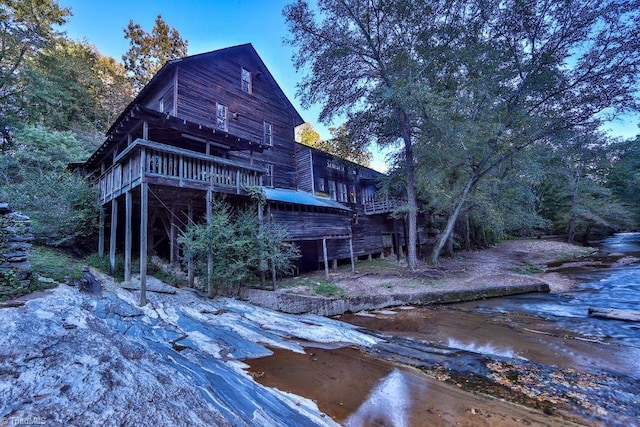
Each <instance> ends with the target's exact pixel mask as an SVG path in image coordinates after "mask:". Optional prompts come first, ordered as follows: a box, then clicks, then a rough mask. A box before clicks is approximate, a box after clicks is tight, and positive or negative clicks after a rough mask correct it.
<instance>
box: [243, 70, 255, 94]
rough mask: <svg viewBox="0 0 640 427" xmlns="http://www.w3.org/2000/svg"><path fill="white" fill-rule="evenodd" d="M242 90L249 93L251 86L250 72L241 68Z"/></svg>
mask: <svg viewBox="0 0 640 427" xmlns="http://www.w3.org/2000/svg"><path fill="white" fill-rule="evenodd" d="M241 81H242V91H243V92H245V93H251V92H252V90H253V88H252V87H251V72H250V71H247V70H245V69H244V68H243V69H242V72H241Z"/></svg>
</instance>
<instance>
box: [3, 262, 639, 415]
mask: <svg viewBox="0 0 640 427" xmlns="http://www.w3.org/2000/svg"><path fill="white" fill-rule="evenodd" d="M518 262H519V261H516V263H518ZM481 264H482V263H478V264H476V265H481ZM485 264H486V263H485ZM468 265H471V264H468ZM468 268H469V267H468ZM483 268H484V267H483ZM506 268H507V271H510V270H508V269H509V268H510V267H506ZM466 271H470V270H469V269H467V270H466ZM488 272H489V273H490V274H491V273H492V271H489V270H488ZM463 273H464V272H461V271H458V272H457V273H456V274H460V276H458V279H461V278H463V277H464V274H463ZM96 274H98V273H97V272H96ZM505 274H511V272H509V273H505ZM100 279H101V281H102V283H103V290H102V292H101V293H98V294H95V295H94V294H88V293H82V292H79V290H78V289H77V288H74V287H69V286H66V285H60V286H59V287H58V288H56V289H53V290H50V291H47V292H44V293H41V294H38V295H33V296H32V297H31V298H28V299H25V300H23V301H17V302H16V301H14V302H13V304H10V305H9V306H7V307H6V308H0V337H1V338H0V342H1V344H2V345H1V346H0V425H4V424H6V425H12V423H13V425H16V424H26V423H31V424H41V425H52V426H56V425H74V426H75V425H79V426H84V425H158V426H164V425H194V426H198V425H251V426H252V425H256V426H265V425H267V426H270V425H274V426H275V425H337V424H346V425H372V424H374V425H398V426H403V425H451V424H459V425H469V426H472V425H473V426H475V425H503V426H507V425H519V424H530V425H571V423H579V424H587V425H600V424H606V425H633V423H634V422H635V420H637V419H638V417H640V409H638V408H639V405H638V402H637V396H638V395H639V394H640V390H639V386H638V385H637V379H633V378H632V377H628V376H625V375H618V374H614V373H611V372H607V371H604V370H602V371H601V370H599V369H596V370H592V369H591V370H588V371H585V372H582V371H579V370H575V369H570V368H562V367H556V366H549V365H546V364H544V363H542V364H540V363H534V362H531V361H527V360H524V359H522V358H520V357H518V356H517V355H508V354H507V355H504V354H501V355H493V356H487V355H483V354H479V353H475V352H473V351H467V350H461V349H459V348H457V349H456V348H450V347H447V346H446V345H444V346H443V345H433V344H430V343H426V342H425V341H424V340H416V339H412V338H402V337H398V336H393V335H389V334H387V333H379V332H373V331H372V330H370V329H363V328H360V327H358V326H354V325H350V324H347V323H344V322H341V321H338V320H335V319H330V318H325V317H321V316H318V315H313V314H307V315H290V314H284V313H280V312H276V311H272V310H269V309H265V308H261V307H256V306H254V305H251V304H248V303H246V302H241V301H237V300H232V299H226V298H218V299H214V300H210V299H207V298H204V297H203V296H201V295H199V294H197V293H196V292H194V291H191V290H187V289H179V290H177V291H176V293H175V294H167V293H162V292H149V294H148V299H149V304H148V305H146V306H145V307H138V305H137V301H138V293H137V291H135V290H134V291H129V290H124V289H122V288H120V287H119V286H118V285H117V284H115V283H113V282H112V281H110V280H109V278H107V277H104V276H101V277H100ZM441 280H443V281H444V280H447V279H446V278H441ZM471 283H472V282H469V284H471ZM382 314H384V313H382ZM363 318H366V316H364V317H363ZM416 368H417V369H416ZM287 375H290V376H291V377H290V378H291V379H292V380H291V381H289V380H287V379H286V378H287ZM545 382H547V383H548V385H545ZM415 396H420V397H419V398H418V397H415ZM634 399H635V400H634ZM380 407H383V408H386V409H387V410H385V411H382V412H381V411H379V408H380ZM376 408H377V409H376ZM376 423H377V424H376Z"/></svg>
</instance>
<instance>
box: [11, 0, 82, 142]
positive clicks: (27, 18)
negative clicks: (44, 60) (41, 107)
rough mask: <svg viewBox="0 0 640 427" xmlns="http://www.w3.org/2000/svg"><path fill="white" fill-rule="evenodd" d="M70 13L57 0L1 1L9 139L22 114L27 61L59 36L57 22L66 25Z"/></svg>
mask: <svg viewBox="0 0 640 427" xmlns="http://www.w3.org/2000/svg"><path fill="white" fill-rule="evenodd" d="M70 14H71V12H70V9H69V8H60V6H59V5H58V3H57V2H56V1H55V0H23V1H14V0H0V132H1V133H2V139H3V140H4V141H5V142H7V141H10V140H11V128H12V127H13V126H15V121H16V120H18V118H19V117H20V114H21V107H22V105H23V104H22V103H21V102H20V99H19V95H20V91H21V90H22V89H23V88H24V84H23V82H22V81H21V75H22V72H23V67H24V65H25V63H26V62H27V61H28V60H29V59H31V58H33V57H35V56H36V55H37V54H38V52H39V51H40V50H41V49H43V48H45V47H46V46H48V45H49V44H50V43H51V42H52V41H53V40H55V39H56V38H57V37H58V35H59V33H58V32H56V31H55V30H54V25H63V24H64V23H65V22H66V20H67V17H68V16H69V15H70Z"/></svg>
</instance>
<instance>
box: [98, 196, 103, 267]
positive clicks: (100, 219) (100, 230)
mask: <svg viewBox="0 0 640 427" xmlns="http://www.w3.org/2000/svg"><path fill="white" fill-rule="evenodd" d="M98 255H99V256H103V255H104V206H100V213H99V217H98Z"/></svg>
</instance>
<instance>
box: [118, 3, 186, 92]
mask: <svg viewBox="0 0 640 427" xmlns="http://www.w3.org/2000/svg"><path fill="white" fill-rule="evenodd" d="M124 37H125V39H127V40H129V50H127V52H126V53H125V54H124V55H122V60H123V61H124V68H125V69H126V70H127V73H128V75H129V77H130V79H131V81H132V82H133V85H134V86H135V88H136V90H140V89H142V88H143V87H144V85H146V84H147V83H148V82H149V80H151V78H152V77H153V76H154V74H155V73H156V72H158V70H160V68H161V67H162V66H163V65H164V64H165V63H166V62H167V61H170V60H172V59H176V58H181V57H183V56H186V54H187V47H188V44H189V43H188V41H186V40H183V39H182V38H181V37H180V33H179V32H178V30H176V29H175V28H171V27H169V25H168V24H167V23H166V22H165V21H164V19H162V15H158V16H157V17H156V21H155V24H154V26H153V29H152V30H151V34H149V33H147V32H146V31H144V30H143V29H142V26H141V25H140V24H137V23H134V22H133V20H131V21H129V25H128V26H127V28H125V30H124Z"/></svg>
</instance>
